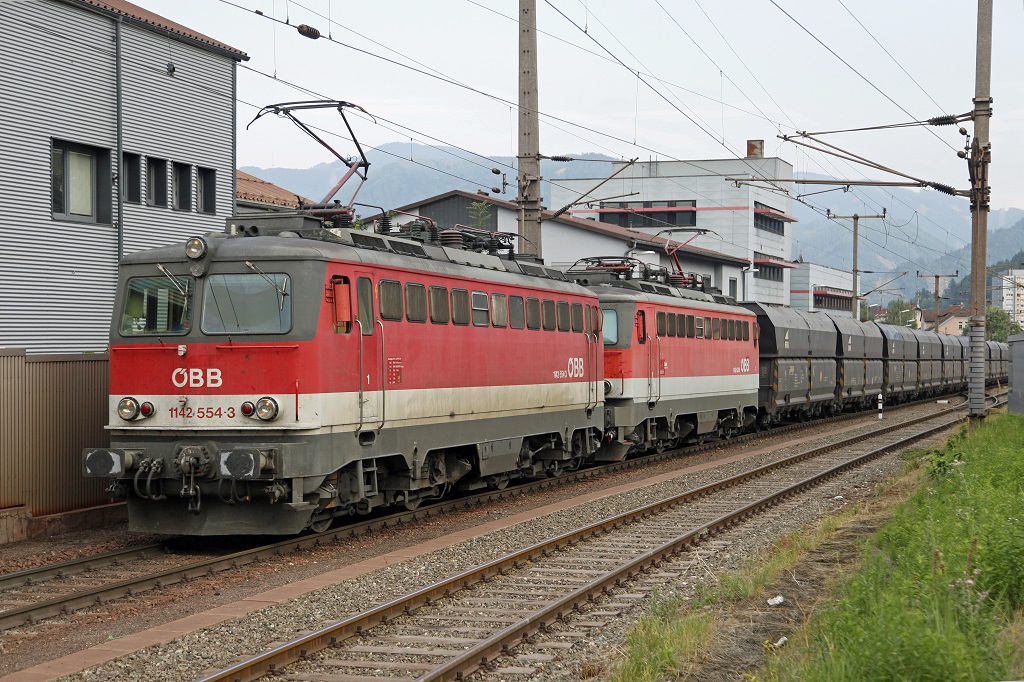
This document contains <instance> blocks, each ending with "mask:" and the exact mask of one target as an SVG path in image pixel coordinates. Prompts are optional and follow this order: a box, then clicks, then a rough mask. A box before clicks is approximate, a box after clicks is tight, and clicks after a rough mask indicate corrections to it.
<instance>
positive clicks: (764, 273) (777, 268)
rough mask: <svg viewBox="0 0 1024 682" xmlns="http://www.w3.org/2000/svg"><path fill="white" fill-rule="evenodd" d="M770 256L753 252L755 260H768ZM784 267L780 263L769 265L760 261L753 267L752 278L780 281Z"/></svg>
mask: <svg viewBox="0 0 1024 682" xmlns="http://www.w3.org/2000/svg"><path fill="white" fill-rule="evenodd" d="M769 259H770V256H768V254H765V253H758V252H757V251H755V252H754V260H755V261H765V260H769ZM783 272H784V268H783V267H782V266H781V265H769V264H768V263H764V262H760V263H758V264H757V267H756V268H754V279H766V280H769V281H771V282H782V281H783Z"/></svg>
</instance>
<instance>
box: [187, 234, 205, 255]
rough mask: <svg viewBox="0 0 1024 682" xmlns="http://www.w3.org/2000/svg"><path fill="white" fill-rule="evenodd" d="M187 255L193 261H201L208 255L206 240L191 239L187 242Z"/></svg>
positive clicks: (199, 238)
mask: <svg viewBox="0 0 1024 682" xmlns="http://www.w3.org/2000/svg"><path fill="white" fill-rule="evenodd" d="M185 255H186V256H188V257H189V258H190V259H192V260H199V259H200V258H202V257H203V256H205V255H206V240H205V239H203V238H202V237H191V238H189V240H188V241H187V242H185Z"/></svg>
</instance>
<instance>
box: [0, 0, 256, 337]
mask: <svg viewBox="0 0 1024 682" xmlns="http://www.w3.org/2000/svg"><path fill="white" fill-rule="evenodd" d="M0 25H3V27H4V32H3V34H4V35H3V39H2V40H0V80H2V82H3V83H4V86H3V88H0V120H2V121H3V126H4V134H3V136H2V138H0V215H2V216H3V218H2V222H3V229H0V254H2V256H0V258H2V267H0V347H2V346H14V347H20V348H26V349H27V350H28V351H29V352H30V353H56V352H60V353H63V352H77V351H98V350H103V349H104V348H106V346H107V329H108V325H109V321H110V314H111V311H110V307H111V304H112V302H113V299H114V287H115V283H116V275H117V263H118V261H119V259H120V256H121V255H123V254H124V253H128V252H131V251H135V250H138V249H142V248H149V247H151V246H156V245H161V244H167V243H169V242H172V241H178V240H181V239H183V238H185V237H188V236H190V235H192V234H195V233H197V232H207V231H210V230H219V229H221V228H222V226H223V222H224V218H225V217H226V216H228V215H230V214H231V212H232V210H233V205H234V183H235V173H234V168H235V143H234V130H235V68H236V64H237V62H238V61H239V60H244V59H247V58H248V57H246V55H245V54H244V53H242V52H240V51H238V50H236V49H234V48H232V47H229V46H227V45H224V44H222V43H219V42H217V41H216V40H213V39H212V38H208V37H206V36H203V35H201V34H198V33H195V32H194V31H191V30H189V29H188V28H186V27H184V26H181V25H179V24H175V23H174V22H171V21H168V20H167V19H164V18H163V17H160V16H158V15H156V14H153V13H152V12H149V11H147V10H144V9H142V8H140V7H137V6H135V5H132V4H131V3H128V2H123V1H122V0H107V1H105V2H101V1H99V0H6V1H5V2H0ZM120 152H123V164H119V163H118V159H119V157H121V156H122V154H121V153H120Z"/></svg>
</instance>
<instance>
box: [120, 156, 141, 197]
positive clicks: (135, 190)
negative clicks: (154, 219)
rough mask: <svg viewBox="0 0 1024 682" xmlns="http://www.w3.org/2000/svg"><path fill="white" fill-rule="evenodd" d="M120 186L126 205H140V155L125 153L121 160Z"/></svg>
mask: <svg viewBox="0 0 1024 682" xmlns="http://www.w3.org/2000/svg"><path fill="white" fill-rule="evenodd" d="M121 163H122V168H121V183H122V184H121V186H122V188H123V190H124V200H125V203H128V204H141V203H142V155H141V154H133V153H132V152H125V153H124V155H123V159H122V160H121Z"/></svg>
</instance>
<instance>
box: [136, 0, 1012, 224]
mask: <svg viewBox="0 0 1024 682" xmlns="http://www.w3.org/2000/svg"><path fill="white" fill-rule="evenodd" d="M136 2H137V4H140V5H142V6H143V7H145V8H147V9H150V10H152V11H154V12H157V13H158V14H161V15H163V16H165V17H167V18H169V19H172V20H174V21H177V22H179V23H182V24H184V25H186V26H188V27H190V28H192V29H194V30H196V31H199V32H201V33H205V34H206V35H209V36H211V37H213V38H215V39H217V40H220V41H222V42H225V43H228V44H229V45H232V46H233V47H236V48H238V49H240V50H243V51H244V52H246V53H247V54H248V55H249V57H250V59H249V61H248V62H244V63H243V64H242V65H241V66H240V67H239V71H238V73H239V79H238V99H239V105H238V118H239V135H238V162H239V165H254V166H261V167H269V166H287V167H294V168H304V167H309V166H312V165H315V164H317V163H320V162H322V161H329V160H331V159H332V157H331V156H330V155H329V154H328V153H327V152H326V151H324V150H323V149H322V148H320V147H319V146H317V145H316V144H315V143H313V142H311V141H307V140H306V139H304V138H303V137H302V136H301V134H299V133H297V132H296V131H295V130H294V129H293V127H292V126H291V124H290V123H288V122H286V121H283V120H279V119H275V118H273V117H267V118H266V119H263V120H261V121H259V122H257V123H255V124H254V125H253V126H252V128H251V129H250V130H249V131H245V125H246V124H247V123H248V122H249V120H250V119H251V118H252V116H253V115H254V114H255V109H254V108H253V106H251V105H256V106H263V105H265V104H270V103H274V102H281V101H290V100H302V99H311V98H313V97H314V96H312V95H310V94H309V93H305V92H301V91H299V90H296V89H294V88H292V87H289V86H288V85H286V84H285V83H284V82H282V81H288V82H290V83H294V84H296V85H298V86H301V87H303V88H307V89H309V90H312V91H315V92H316V93H318V94H319V95H323V96H326V97H329V98H334V99H342V100H347V101H350V102H353V103H356V104H359V105H360V106H362V107H363V108H365V109H366V110H367V111H368V112H370V113H371V114H374V115H376V116H377V117H378V119H377V122H376V123H374V122H372V121H370V120H368V119H366V120H364V119H352V123H353V127H354V128H355V131H356V134H357V136H358V137H359V139H360V141H361V142H363V143H364V144H367V145H379V144H383V143H386V142H393V141H406V142H408V141H409V139H410V138H412V139H413V141H415V142H424V143H430V144H439V143H438V140H440V141H442V142H443V143H446V144H451V145H455V146H459V147H463V148H465V149H469V150H472V151H475V152H479V153H482V154H489V155H499V154H500V155H509V154H512V155H514V154H515V123H516V118H515V114H514V112H513V110H512V109H511V108H510V106H509V104H507V103H506V102H503V101H501V100H508V101H513V102H514V101H516V100H517V86H516V78H517V71H518V69H517V64H518V62H517V59H518V47H517V42H516V41H517V26H516V24H515V23H514V21H513V20H512V18H514V17H515V16H516V15H517V11H518V2H517V0H476V1H474V0H373V1H372V2H367V1H365V0H364V1H362V2H353V1H350V0H301V2H294V1H290V0H232V4H229V3H228V2H224V1H223V0H136ZM775 2H776V3H777V5H778V6H776V4H775V3H773V2H772V1H771V0H728V1H725V0H632V1H630V2H623V1H622V0H551V4H550V5H549V4H547V2H546V1H545V0H538V5H539V7H538V29H539V31H541V32H542V33H541V34H540V36H539V72H540V109H541V111H542V112H543V114H546V115H549V116H552V117H557V118H558V119H561V121H556V120H553V119H551V118H546V117H545V116H543V115H542V118H541V149H542V152H543V153H545V154H549V155H553V154H568V153H579V152H584V151H598V152H603V153H606V154H610V155H613V156H616V157H622V158H630V157H640V158H641V159H642V160H647V159H649V158H661V159H669V158H676V159H708V158H731V157H732V156H733V155H734V154H740V155H742V154H743V153H744V151H745V141H746V140H747V139H763V140H764V141H765V152H766V154H767V155H778V156H781V157H782V158H783V159H785V160H786V161H788V162H790V163H791V164H793V166H794V167H795V168H796V170H797V171H808V172H815V173H823V174H828V175H832V176H835V177H846V178H858V177H864V176H865V175H870V176H872V177H875V178H882V177H883V176H882V175H881V174H879V173H877V172H869V171H865V170H863V169H862V168H861V167H854V166H852V165H851V164H849V163H847V162H843V161H838V160H835V159H830V158H827V157H824V156H822V155H821V154H818V153H813V152H806V151H805V150H803V149H801V148H799V147H797V146H796V145H794V144H791V143H784V142H782V141H780V140H779V139H778V138H777V135H778V134H779V133H780V131H781V132H782V133H792V132H793V131H794V130H807V131H822V130H835V129H845V128H852V127H863V126H873V125H885V124H894V123H904V122H907V121H912V120H921V119H926V118H930V117H933V116H936V115H940V114H961V113H965V112H968V111H970V110H971V109H972V106H973V105H972V98H973V96H974V88H975V82H974V81H975V78H974V72H975V36H976V26H975V22H976V16H977V7H976V4H975V3H974V2H953V1H952V0H931V1H925V0H896V1H895V2H894V1H893V0H887V1H885V2H881V1H876V0H842V2H840V0H813V1H812V0H799V1H798V0H775ZM233 4H237V5H238V7H236V6H233ZM844 5H845V7H844ZM995 5H996V7H995V18H994V24H995V35H994V39H993V68H992V89H991V90H992V96H993V98H994V100H995V102H994V112H995V116H994V118H993V120H992V124H991V139H992V148H993V165H992V169H991V184H992V187H993V191H992V204H993V208H1006V207H1009V206H1018V207H1024V163H1022V161H1024V155H1022V151H1024V87H1022V85H1024V84H1022V80H1024V49H1022V48H1021V44H1020V42H1021V39H1022V36H1024V3H1022V2H1021V0H1013V1H1011V0H996V2H995ZM239 7H241V8H239ZM554 8H557V9H558V10H560V11H561V12H562V13H564V15H565V16H564V17H563V16H562V15H560V14H559V12H558V11H556V10H555V9H554ZM780 8H781V9H780ZM253 10H260V11H261V12H263V14H264V15H265V16H259V15H257V14H256V13H255V12H254V11H253ZM783 10H785V12H788V13H789V15H791V16H792V18H790V16H787V14H786V13H784V12H783ZM267 17H274V18H277V19H279V20H281V21H284V20H286V19H287V20H288V21H290V23H291V24H293V25H297V24H302V23H305V24H309V25H312V26H314V27H316V28H317V29H319V30H320V32H321V33H322V34H323V35H324V38H321V39H320V40H316V41H314V40H310V39H308V38H304V37H302V36H300V35H299V34H298V33H297V31H296V30H295V29H294V28H292V27H289V26H284V25H281V24H279V23H276V22H274V21H271V20H270V19H268V18H267ZM328 17H330V21H328ZM794 20H795V21H794ZM573 22H574V23H575V24H576V26H574V25H573ZM796 22H799V23H800V24H802V25H803V27H805V28H806V29H807V30H806V31H805V30H804V28H801V27H800V26H799V25H798V24H797V23H796ZM858 22H859V23H858ZM861 24H863V26H862V25H861ZM577 26H578V27H579V28H577ZM582 28H585V29H586V34H585V33H583V31H581V30H580V29H582ZM869 32H870V33H869ZM811 34H813V36H816V37H817V39H819V40H821V41H822V42H823V43H824V45H827V48H826V47H825V46H823V45H822V44H820V43H819V42H818V41H817V40H816V39H815V37H812V35H811ZM328 35H330V36H331V37H333V39H334V40H335V41H337V42H339V43H344V44H345V45H348V46H351V47H345V46H342V45H339V44H337V43H336V42H330V41H329V40H327V39H326V37H327V36H328ZM876 40H877V42H876ZM352 48H359V49H362V50H366V51H368V52H371V53H373V54H374V55H377V56H371V55H369V54H366V53H363V52H359V51H357V50H356V49H352ZM828 48H830V49H831V50H833V51H834V52H835V53H836V54H838V55H839V57H841V58H842V59H843V60H845V61H846V62H848V63H849V65H850V66H847V65H846V64H844V63H843V62H842V61H840V59H839V58H837V57H836V56H834V55H833V54H831V53H830V52H829V50H828ZM605 50H607V52H606V51H605ZM886 51H888V53H889V54H887V53H886ZM609 53H610V54H609ZM890 55H891V56H890ZM382 57H384V58H387V59H390V60H394V61H395V62H398V63H400V64H406V65H409V66H412V67H413V68H415V69H418V70H419V71H420V72H416V71H413V70H410V69H408V68H404V67H402V66H399V65H396V64H395V63H390V62H388V61H386V60H385V59H382ZM615 58H617V59H619V60H621V61H622V62H624V63H625V64H626V65H627V66H628V67H629V68H628V69H627V68H626V67H623V66H622V65H620V64H619V63H617V62H616V61H614V59H615ZM851 67H852V68H851ZM630 69H631V70H630ZM853 69H856V71H858V72H859V73H860V74H861V75H858V74H857V73H856V72H855V71H854V70H853ZM637 70H639V71H640V72H641V75H640V76H639V77H638V76H637V73H636V71H637ZM904 70H905V71H904ZM423 72H426V73H428V74H435V75H439V76H441V78H443V79H444V80H442V79H439V78H433V77H431V76H429V75H425V73H423ZM275 74H276V76H277V78H278V79H279V80H278V81H275V80H274V75H275ZM862 76H863V78H862ZM446 80H447V81H457V82H458V83H461V84H463V85H465V86H467V87H460V86H458V85H453V84H451V83H449V82H445V81H446ZM915 81H916V83H915ZM645 82H646V84H645ZM647 84H650V86H652V87H653V88H654V89H653V90H652V88H651V87H648V85H647ZM655 90H656V92H655ZM933 100H934V102H933ZM904 110H905V111H904ZM691 119H692V120H691ZM310 120H311V122H313V123H314V124H316V125H322V126H323V127H325V128H328V129H330V130H334V131H337V132H340V133H343V132H344V128H343V125H342V123H341V121H340V120H339V119H337V117H336V116H328V115H326V114H323V113H321V114H317V115H312V116H311V118H310ZM401 126H404V127H405V128H407V129H408V130H407V129H403V128H402V127H401ZM967 129H968V130H969V131H971V133H972V134H973V126H972V125H971V124H970V123H968V124H967ZM431 138H435V139H431ZM827 139H829V141H830V142H832V143H833V144H837V145H839V146H842V147H845V148H847V149H849V150H850V151H853V152H854V153H856V154H858V155H860V156H864V157H867V158H870V159H872V160H875V161H878V162H880V163H882V164H884V165H887V166H890V167H893V168H896V169H898V170H900V171H903V172H905V173H908V174H910V175H913V176H915V177H919V178H923V179H926V180H933V181H938V182H942V183H946V184H949V185H953V186H955V187H957V188H966V187H967V184H968V180H967V168H966V162H964V161H962V160H961V159H959V158H957V156H956V150H959V149H961V148H963V146H964V139H965V138H963V137H962V136H961V135H960V134H959V133H958V132H957V130H956V126H947V127H942V128H935V127H925V128H903V129H895V130H881V131H872V132H863V133H851V134H841V135H832V136H829V137H828V138H827ZM723 140H724V144H723ZM335 141H336V142H337V143H338V145H339V146H338V148H339V151H342V152H343V153H353V151H354V150H352V148H351V146H350V145H349V144H348V143H345V142H344V141H341V140H335ZM371 178H372V171H371ZM885 179H895V178H885ZM485 182H490V180H485ZM965 201H966V200H965Z"/></svg>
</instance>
